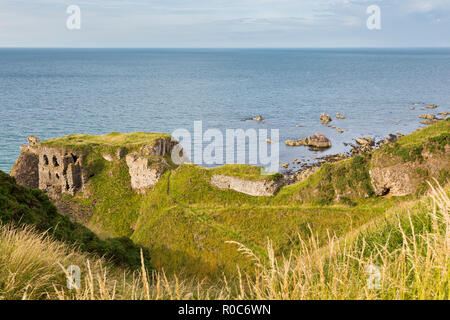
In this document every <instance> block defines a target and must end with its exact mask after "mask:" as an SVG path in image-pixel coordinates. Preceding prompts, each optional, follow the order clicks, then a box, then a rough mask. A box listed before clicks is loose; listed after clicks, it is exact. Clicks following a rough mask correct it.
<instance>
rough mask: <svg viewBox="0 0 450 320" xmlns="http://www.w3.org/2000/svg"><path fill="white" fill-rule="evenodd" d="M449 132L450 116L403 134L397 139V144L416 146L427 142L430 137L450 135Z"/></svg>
mask: <svg viewBox="0 0 450 320" xmlns="http://www.w3.org/2000/svg"><path fill="white" fill-rule="evenodd" d="M449 134H450V118H448V119H446V120H444V121H439V122H437V123H435V124H433V125H431V126H429V127H425V128H422V129H420V130H417V131H415V132H413V133H411V134H409V135H406V136H403V137H401V138H400V139H399V140H398V141H397V144H398V145H400V146H403V147H409V146H416V145H419V144H422V143H424V142H427V141H428V140H429V139H432V138H435V137H439V136H448V135H449Z"/></svg>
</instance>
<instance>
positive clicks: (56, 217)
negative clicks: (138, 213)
mask: <svg viewBox="0 0 450 320" xmlns="http://www.w3.org/2000/svg"><path fill="white" fill-rule="evenodd" d="M0 223H2V224H14V225H15V226H32V227H33V228H35V230H36V231H39V232H48V233H49V235H50V236H52V237H53V238H54V239H56V240H61V241H64V242H67V243H69V244H74V245H77V246H78V247H79V248H80V250H82V251H86V252H90V253H95V254H97V255H99V256H106V257H108V258H110V259H112V260H113V261H114V262H116V263H118V264H122V265H125V266H128V267H131V268H137V267H139V266H140V256H139V250H140V249H141V248H142V247H140V246H137V245H136V244H134V243H133V242H132V241H131V240H130V239H129V238H127V237H117V238H109V239H106V240H101V239H100V238H99V237H98V236H97V235H95V234H94V233H93V232H91V231H90V230H89V229H88V228H86V227H85V226H83V225H81V224H79V223H75V222H72V221H70V219H69V218H68V217H67V216H63V215H61V214H59V213H58V211H57V209H56V207H55V206H54V205H53V203H51V202H50V200H49V199H48V197H47V196H46V195H45V194H44V193H43V192H42V191H41V190H38V189H29V188H25V187H22V186H19V185H17V184H16V183H15V180H14V178H13V177H11V176H9V175H8V174H6V173H4V172H2V171H0ZM144 252H145V261H146V264H147V265H148V266H150V262H149V255H148V251H147V250H146V249H144Z"/></svg>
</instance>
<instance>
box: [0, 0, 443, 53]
mask: <svg viewBox="0 0 450 320" xmlns="http://www.w3.org/2000/svg"><path fill="white" fill-rule="evenodd" d="M70 5H76V6H78V7H79V8H80V17H81V18H80V29H72V30H70V29H68V28H67V20H68V18H69V16H70V14H68V13H67V8H68V7H69V6H70ZM371 5H377V6H378V7H379V8H380V18H381V20H380V21H381V29H380V30H369V29H368V28H367V23H366V22H367V19H368V18H369V16H370V14H368V13H367V8H368V7H369V6H371ZM449 46H450V0H26V1H25V0H0V47H83V48H85V47H117V48H118V47H160V48H172V47H180V48H234V47H238V48H260V47H262V48H277V47H281V48H303V47H315V48H320V47H449Z"/></svg>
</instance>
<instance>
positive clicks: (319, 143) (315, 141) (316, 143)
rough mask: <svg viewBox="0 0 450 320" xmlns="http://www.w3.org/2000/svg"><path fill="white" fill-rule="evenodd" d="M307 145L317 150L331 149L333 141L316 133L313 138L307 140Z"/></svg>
mask: <svg viewBox="0 0 450 320" xmlns="http://www.w3.org/2000/svg"><path fill="white" fill-rule="evenodd" d="M305 143H306V145H308V146H310V147H315V148H330V147H331V141H330V139H328V138H327V137H325V136H324V135H323V134H321V133H315V134H314V135H313V136H310V137H308V138H306V139H305Z"/></svg>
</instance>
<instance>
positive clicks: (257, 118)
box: [241, 115, 264, 121]
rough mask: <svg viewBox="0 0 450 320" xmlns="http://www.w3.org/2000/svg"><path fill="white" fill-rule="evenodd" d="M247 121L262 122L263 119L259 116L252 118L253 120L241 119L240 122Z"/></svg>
mask: <svg viewBox="0 0 450 320" xmlns="http://www.w3.org/2000/svg"><path fill="white" fill-rule="evenodd" d="M248 120H254V121H263V120H264V118H263V116H262V115H259V116H256V117H253V118H244V119H241V121H248Z"/></svg>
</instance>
